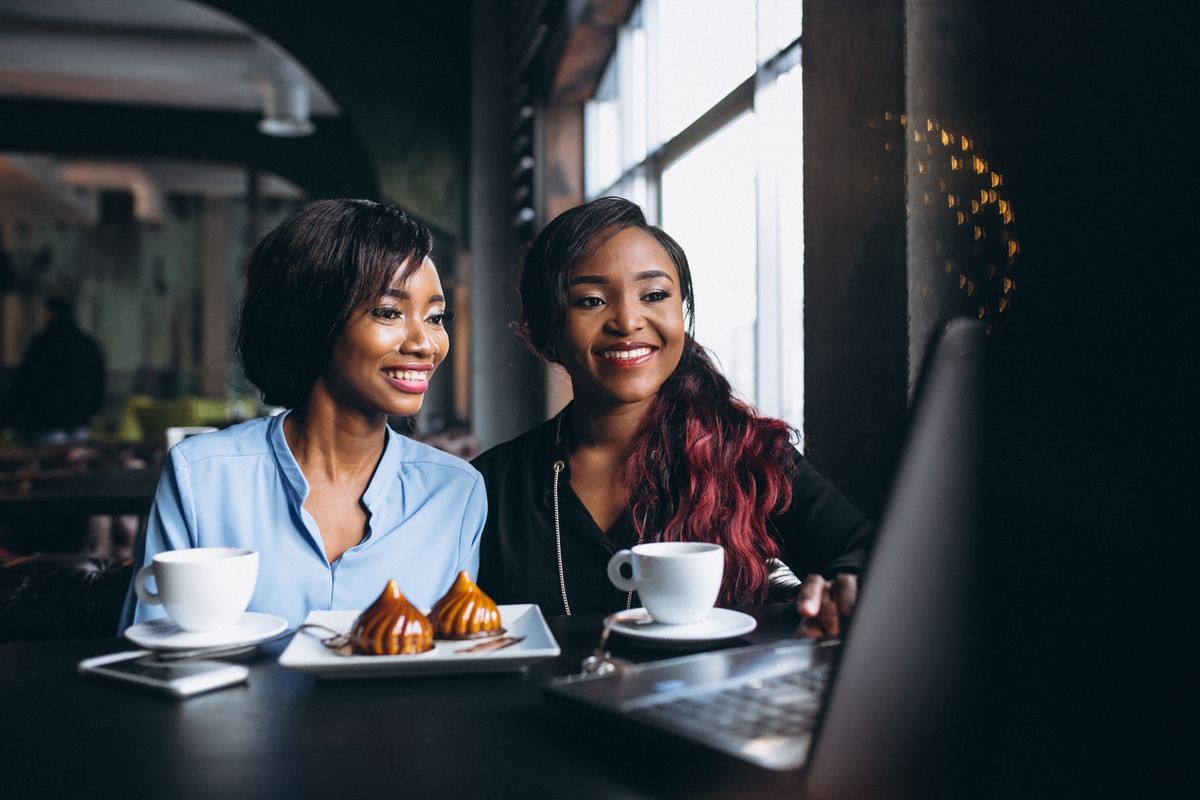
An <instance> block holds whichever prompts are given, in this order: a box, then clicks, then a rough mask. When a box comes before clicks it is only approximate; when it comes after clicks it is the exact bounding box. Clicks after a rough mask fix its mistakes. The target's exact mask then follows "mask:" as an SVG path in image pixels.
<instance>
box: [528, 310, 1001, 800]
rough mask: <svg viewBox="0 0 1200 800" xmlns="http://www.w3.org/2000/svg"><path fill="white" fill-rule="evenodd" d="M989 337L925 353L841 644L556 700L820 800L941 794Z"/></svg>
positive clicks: (697, 658) (957, 694) (704, 662)
mask: <svg viewBox="0 0 1200 800" xmlns="http://www.w3.org/2000/svg"><path fill="white" fill-rule="evenodd" d="M985 337H986V334H985V331H984V328H983V325H982V324H981V323H978V322H976V321H973V320H966V319H962V320H954V321H952V322H951V323H949V324H948V325H947V326H946V327H945V328H944V329H943V330H942V331H941V333H940V335H939V336H938V337H937V338H936V339H935V340H934V341H933V342H932V344H931V346H930V348H929V350H928V351H927V355H926V361H925V363H924V365H923V368H922V374H921V378H920V380H919V381H918V385H917V394H916V397H915V400H914V405H913V413H912V415H911V417H910V419H911V422H910V428H909V433H908V439H907V441H906V444H905V447H904V451H903V453H902V456H901V459H900V466H899V468H898V470H897V473H896V478H895V480H894V482H893V486H892V491H891V495H890V497H889V500H888V504H887V508H886V510H885V513H884V517H883V522H882V524H881V525H880V527H879V531H878V535H877V537H876V540H875V544H874V547H873V549H872V552H871V558H870V561H869V567H868V569H867V571H866V573H865V575H864V576H863V579H862V585H861V590H860V594H859V601H858V606H857V609H856V612H855V616H854V619H853V621H852V623H851V625H850V626H849V631H848V632H847V635H846V638H845V641H844V643H841V644H838V643H831V642H821V641H813V640H785V641H781V642H778V643H775V644H769V645H758V646H753V647H744V648H737V649H728V650H721V651H717V652H710V653H701V654H696V655H689V656H683V657H679V658H672V659H668V660H664V661H658V662H653V663H648V664H642V665H636V666H633V667H631V668H628V669H626V670H624V671H621V672H616V673H609V674H605V675H599V676H569V677H565V678H558V679H555V680H553V681H551V682H549V683H548V684H547V685H546V686H545V693H546V695H547V697H548V699H550V700H551V701H552V702H555V703H560V704H569V705H571V706H574V707H584V708H587V709H590V710H593V711H599V712H603V713H605V714H608V715H614V716H616V717H620V718H622V719H623V720H627V721H628V722H629V723H630V724H635V725H639V726H644V727H646V728H649V729H653V730H656V731H660V732H663V733H667V734H671V735H673V736H677V737H682V738H683V739H687V740H690V741H692V742H695V743H698V744H700V745H703V746H705V747H709V748H712V749H714V750H718V751H721V752H723V753H726V754H728V755H730V756H733V757H735V758H738V759H742V760H744V761H747V762H750V763H752V764H756V765H758V766H761V767H765V768H768V769H773V770H805V782H806V784H807V785H808V786H809V787H810V788H811V789H812V790H813V791H814V793H815V794H820V795H825V796H872V794H873V793H878V792H879V790H880V789H888V790H894V789H902V788H903V786H904V785H905V784H906V783H919V784H920V785H921V789H922V792H926V791H930V792H931V791H933V790H934V788H935V787H934V786H932V785H931V784H930V781H931V780H932V779H933V778H932V777H931V776H932V775H934V774H935V773H936V772H938V771H939V770H942V768H943V766H944V764H942V763H941V760H942V759H944V758H946V757H947V751H946V749H945V748H946V747H950V748H953V747H954V740H955V738H956V736H957V734H956V733H955V731H956V729H955V724H956V716H957V714H958V713H959V712H960V711H961V708H960V705H961V701H962V700H963V699H964V697H965V695H964V694H963V692H964V691H965V684H964V680H965V678H964V676H966V675H969V674H970V670H971V659H972V657H973V655H972V648H971V641H972V639H971V637H970V635H969V633H970V625H971V617H972V614H973V608H974V602H975V597H974V592H975V590H976V587H975V585H974V581H973V579H972V572H973V571H974V570H973V569H972V567H971V565H972V564H973V563H974V550H975V548H976V546H977V540H978V539H979V538H980V537H979V535H978V534H979V531H980V530H981V523H982V519H981V512H982V505H983V500H982V496H983V486H982V481H983V478H982V474H981V472H982V468H981V465H982V463H983V462H984V460H985V459H984V457H983V455H982V452H981V448H982V447H983V431H984V424H983V423H984V394H985V392H984V382H985V378H986V374H985Z"/></svg>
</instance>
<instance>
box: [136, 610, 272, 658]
mask: <svg viewBox="0 0 1200 800" xmlns="http://www.w3.org/2000/svg"><path fill="white" fill-rule="evenodd" d="M287 626H288V624H287V620H286V619H284V618H283V617H277V616H275V615H274V614H261V613H259V612H257V611H247V612H246V613H245V614H242V617H241V619H239V620H238V621H237V624H236V625H232V626H230V627H228V628H221V629H220V630H216V631H199V632H196V631H184V630H180V629H179V626H178V625H176V624H175V623H174V622H172V621H171V620H170V619H165V618H164V619H156V620H151V621H150V622H143V623H141V624H140V625H132V626H130V627H129V628H128V629H127V630H126V631H125V638H126V639H128V640H129V641H131V642H133V643H134V644H136V645H139V646H141V647H145V648H146V649H147V650H191V649H192V648H199V647H232V646H234V645H240V644H244V645H251V644H256V643H258V642H261V641H263V640H264V639H270V638H271V637H272V636H274V635H275V634H277V633H282V632H283V631H285V630H287Z"/></svg>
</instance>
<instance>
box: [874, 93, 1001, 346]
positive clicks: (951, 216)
mask: <svg viewBox="0 0 1200 800" xmlns="http://www.w3.org/2000/svg"><path fill="white" fill-rule="evenodd" d="M908 123H909V120H908V118H907V116H906V115H904V114H898V113H895V112H887V113H885V114H883V115H882V117H880V118H876V119H873V120H871V127H878V128H885V129H886V128H889V127H890V128H893V131H895V132H898V133H899V134H900V136H901V137H902V138H903V140H904V141H906V142H907V143H908V145H909V146H908V148H906V149H907V150H908V153H909V159H910V161H909V163H910V164H912V162H913V161H914V160H915V162H916V171H915V173H910V175H909V181H910V192H909V197H910V198H920V203H921V207H920V208H918V209H916V210H915V213H923V214H928V215H931V216H928V217H926V219H925V220H924V221H925V222H926V223H928V225H929V227H928V230H931V231H932V232H933V235H934V250H935V252H936V253H937V255H938V257H939V258H940V259H942V268H943V271H944V273H945V275H946V277H947V278H948V279H949V280H951V281H954V282H956V283H957V284H958V289H959V291H960V292H961V296H962V297H963V299H964V300H965V301H966V302H967V307H968V309H969V310H970V311H971V312H973V313H974V315H975V316H976V317H978V318H979V319H981V320H984V321H985V322H986V323H987V324H988V327H989V329H990V328H991V326H992V324H994V322H995V321H997V320H998V319H1000V318H1001V315H1004V316H1005V317H1007V316H1010V315H1011V314H1012V313H1013V308H1014V302H1015V301H1016V298H1017V283H1018V279H1019V275H1018V273H1019V266H1020V263H1019V262H1020V256H1021V243H1020V240H1019V239H1018V238H1017V229H1016V214H1015V213H1014V211H1013V205H1012V202H1011V200H1010V199H1009V198H1008V197H1006V196H1005V184H1004V175H1003V174H1002V173H1001V172H1000V171H999V170H997V169H995V168H994V167H993V165H992V164H991V163H990V162H989V160H988V158H987V156H986V154H984V153H983V152H982V151H981V150H980V148H979V146H978V142H977V138H976V137H975V136H969V135H967V134H965V133H960V132H957V131H953V130H950V129H949V128H946V127H944V126H943V125H942V124H941V123H939V122H938V121H937V120H936V119H931V118H926V119H924V120H923V121H922V122H921V123H920V124H917V125H913V126H909V124H908ZM885 147H886V148H887V149H888V150H893V149H896V145H895V143H894V142H892V141H888V142H887V144H886V145H885ZM908 213H910V214H912V213H914V209H912V208H909V209H908Z"/></svg>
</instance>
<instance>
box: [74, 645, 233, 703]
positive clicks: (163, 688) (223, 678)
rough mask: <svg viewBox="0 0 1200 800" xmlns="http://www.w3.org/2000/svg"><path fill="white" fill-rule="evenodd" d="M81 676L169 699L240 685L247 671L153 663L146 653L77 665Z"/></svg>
mask: <svg viewBox="0 0 1200 800" xmlns="http://www.w3.org/2000/svg"><path fill="white" fill-rule="evenodd" d="M79 672H80V674H81V675H94V676H96V677H98V678H105V679H108V680H114V681H120V682H122V683H128V684H132V685H135V686H141V687H143V688H145V689H149V690H151V691H156V692H162V693H165V694H169V695H171V696H173V697H191V696H192V695H196V694H200V693H201V692H209V691H212V690H213V689H220V688H221V687H223V686H231V685H233V684H236V683H243V682H244V681H245V680H246V678H248V677H249V675H250V670H249V669H247V668H246V667H244V666H242V665H241V664H227V663H225V662H224V661H208V660H202V661H180V662H169V663H163V662H159V661H156V660H155V658H154V654H153V653H151V652H150V651H149V650H133V651H128V652H124V653H110V654H109V655H105V656H97V657H95V658H85V659H84V660H83V661H80V662H79Z"/></svg>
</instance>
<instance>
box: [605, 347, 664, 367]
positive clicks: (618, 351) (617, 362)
mask: <svg viewBox="0 0 1200 800" xmlns="http://www.w3.org/2000/svg"><path fill="white" fill-rule="evenodd" d="M657 352H658V347H656V346H654V345H649V344H642V343H641V342H632V343H628V344H618V345H613V346H611V347H606V348H604V349H603V350H599V351H597V352H596V358H597V359H598V360H599V361H600V362H601V363H604V364H608V365H609V366H613V367H617V368H619V369H630V368H633V367H640V366H642V365H643V364H645V363H646V362H648V361H649V360H650V359H651V358H652V357H653V356H654V354H655V353H657Z"/></svg>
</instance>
